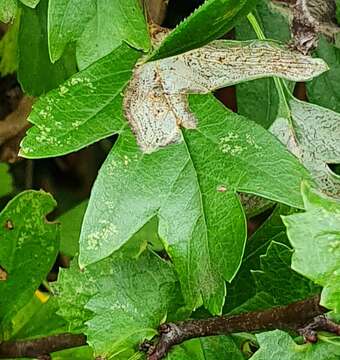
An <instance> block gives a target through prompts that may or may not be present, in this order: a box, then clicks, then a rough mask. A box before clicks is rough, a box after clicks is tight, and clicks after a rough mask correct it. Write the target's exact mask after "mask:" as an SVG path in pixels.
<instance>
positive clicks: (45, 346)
mask: <svg viewBox="0 0 340 360" xmlns="http://www.w3.org/2000/svg"><path fill="white" fill-rule="evenodd" d="M85 344H86V337H85V335H81V334H80V335H75V334H59V335H54V336H47V337H43V338H40V339H33V340H18V341H4V342H2V343H1V344H0V358H1V359H10V358H20V357H29V358H42V357H43V356H47V355H49V354H50V353H52V352H55V351H59V350H64V349H69V348H73V347H78V346H82V345H85Z"/></svg>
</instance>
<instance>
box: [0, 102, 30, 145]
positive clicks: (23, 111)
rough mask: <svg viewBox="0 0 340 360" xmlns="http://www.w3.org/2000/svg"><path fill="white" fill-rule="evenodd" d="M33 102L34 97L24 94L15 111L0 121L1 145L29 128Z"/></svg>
mask: <svg viewBox="0 0 340 360" xmlns="http://www.w3.org/2000/svg"><path fill="white" fill-rule="evenodd" d="M32 104H33V98H31V97H29V96H24V97H23V98H22V99H21V100H20V102H19V104H18V107H17V108H16V109H15V111H13V112H12V113H10V114H9V115H8V116H6V118H5V119H4V120H2V121H0V145H2V144H3V143H5V142H6V141H8V140H9V139H11V138H13V137H15V136H16V135H17V134H19V133H20V132H22V131H23V130H25V129H27V127H28V122H27V117H28V115H29V113H30V112H31V109H32Z"/></svg>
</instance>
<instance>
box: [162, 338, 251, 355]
mask: <svg viewBox="0 0 340 360" xmlns="http://www.w3.org/2000/svg"><path fill="white" fill-rule="evenodd" d="M216 354H218V359H219V360H244V356H243V354H242V352H241V350H240V349H239V348H238V346H237V345H236V343H235V341H234V340H233V338H232V337H229V336H210V337H205V338H200V339H193V340H189V341H186V342H184V343H183V344H182V345H180V346H176V347H174V348H173V350H172V351H171V352H170V353H169V354H168V356H167V358H166V359H167V360H215V359H216Z"/></svg>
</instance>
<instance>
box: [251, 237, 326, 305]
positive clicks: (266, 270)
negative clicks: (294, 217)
mask: <svg viewBox="0 0 340 360" xmlns="http://www.w3.org/2000/svg"><path fill="white" fill-rule="evenodd" d="M284 236H285V235H281V237H284ZM276 240H279V238H275V241H272V242H271V243H270V245H269V247H268V249H267V252H266V254H265V255H261V256H260V261H261V270H256V271H253V272H252V273H253V276H254V278H255V281H256V289H257V292H261V291H263V292H266V293H267V294H269V295H271V296H272V298H273V306H281V305H288V304H290V303H293V302H295V301H299V300H303V299H306V298H309V297H311V296H313V295H314V294H316V293H318V292H319V287H317V286H315V285H314V284H313V283H312V282H311V281H310V280H308V279H306V278H304V277H303V276H301V275H300V274H298V273H297V272H295V271H294V270H292V269H291V266H290V263H291V257H292V255H293V250H292V249H290V248H289V247H288V246H287V245H285V244H283V243H280V242H276Z"/></svg>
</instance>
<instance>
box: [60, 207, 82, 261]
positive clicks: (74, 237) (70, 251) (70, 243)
mask: <svg viewBox="0 0 340 360" xmlns="http://www.w3.org/2000/svg"><path fill="white" fill-rule="evenodd" d="M87 204H88V201H83V202H82V203H80V204H79V205H77V206H76V207H74V208H73V209H71V210H69V211H67V212H66V213H65V214H63V215H61V216H60V217H59V218H58V221H59V222H60V224H61V226H60V252H61V253H62V254H64V255H66V256H69V257H74V256H75V255H76V254H77V253H78V252H79V244H78V242H79V236H80V230H81V225H82V222H83V217H84V214H85V210H86V208H87Z"/></svg>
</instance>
